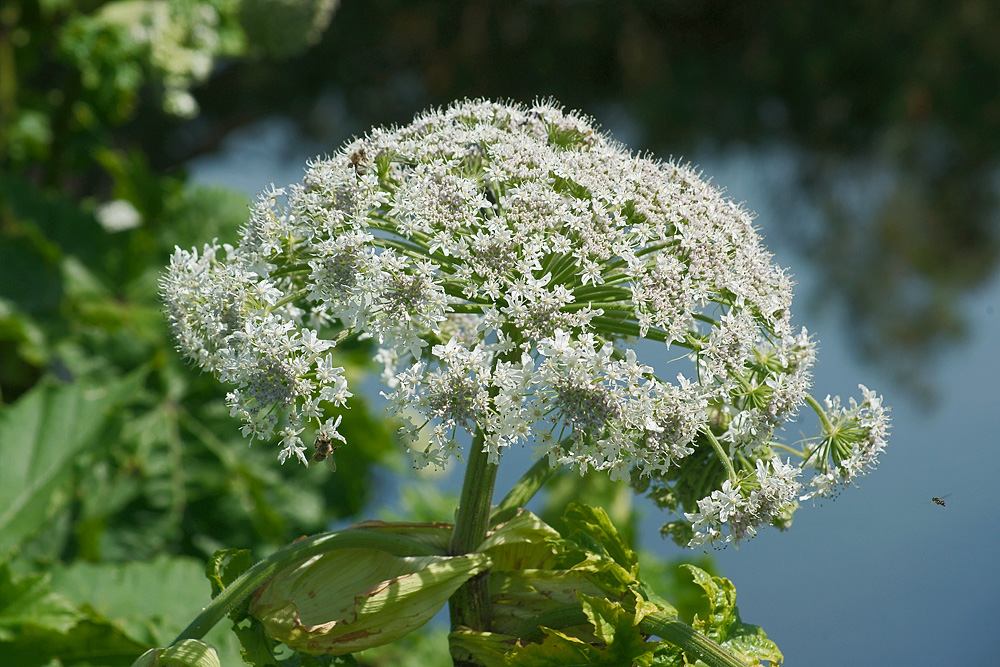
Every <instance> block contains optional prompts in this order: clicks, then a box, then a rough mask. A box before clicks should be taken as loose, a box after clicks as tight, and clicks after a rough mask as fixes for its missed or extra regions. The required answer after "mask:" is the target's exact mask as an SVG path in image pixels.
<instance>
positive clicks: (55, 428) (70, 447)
mask: <svg viewBox="0 0 1000 667" xmlns="http://www.w3.org/2000/svg"><path fill="white" fill-rule="evenodd" d="M142 376H143V377H144V373H143V375H142ZM137 379H141V378H140V377H139V376H138V375H136V374H133V376H130V377H129V378H125V379H123V380H119V381H117V382H113V383H111V384H108V385H105V386H88V385H87V384H84V383H82V382H77V383H74V384H72V385H66V386H60V385H57V384H55V383H54V382H44V383H41V384H39V385H38V386H36V387H35V388H33V389H32V390H31V391H29V392H28V393H27V394H25V395H24V396H22V397H21V399H19V400H18V401H17V402H16V403H14V404H13V405H11V406H8V407H4V408H2V409H0V461H3V466H0V554H2V553H3V552H5V551H8V550H10V549H12V548H14V547H16V546H18V545H19V544H20V543H21V542H23V541H24V540H25V539H27V538H29V537H31V536H32V535H34V534H35V533H36V532H38V531H39V530H41V529H42V528H43V527H44V526H45V523H46V521H47V520H48V518H49V517H51V516H52V514H53V513H54V511H55V510H56V509H58V507H59V506H61V505H63V504H65V503H66V502H68V500H69V499H70V498H69V484H70V482H71V479H70V472H71V470H72V466H73V462H74V460H76V458H77V457H78V456H79V455H80V454H81V452H83V451H85V450H87V449H88V448H89V449H94V448H96V447H98V446H100V445H101V444H102V443H100V442H99V441H97V440H96V436H97V435H98V434H99V433H100V431H101V429H102V427H104V426H105V424H106V423H107V420H108V416H109V413H110V411H111V410H112V408H114V407H116V406H119V405H122V404H125V403H126V402H127V401H129V400H131V399H132V396H133V395H134V394H135V393H136V380H137Z"/></svg>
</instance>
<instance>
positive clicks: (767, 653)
mask: <svg viewBox="0 0 1000 667" xmlns="http://www.w3.org/2000/svg"><path fill="white" fill-rule="evenodd" d="M722 647H723V648H725V649H726V650H727V651H730V652H732V653H734V654H736V655H742V656H744V657H746V658H752V659H755V660H758V661H760V660H768V661H770V663H771V664H772V665H780V664H781V662H782V661H783V660H784V659H785V657H784V656H783V655H782V654H781V651H780V650H779V649H778V645H777V644H775V643H774V642H773V641H771V640H770V639H768V638H767V634H766V633H765V632H764V630H763V629H762V628H760V627H759V626H756V625H750V624H748V623H738V624H737V625H736V626H734V627H733V629H732V630H731V631H730V633H729V639H727V640H726V641H724V642H722ZM748 664H752V663H748Z"/></svg>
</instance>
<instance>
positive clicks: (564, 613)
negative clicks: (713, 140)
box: [145, 101, 889, 665]
mask: <svg viewBox="0 0 1000 667" xmlns="http://www.w3.org/2000/svg"><path fill="white" fill-rule="evenodd" d="M791 288H792V281H791V280H790V278H789V277H788V275H787V274H786V273H785V272H784V271H783V270H782V269H781V268H779V267H778V266H776V265H775V263H774V262H773V259H772V256H771V255H770V254H769V253H768V252H767V250H766V249H765V248H764V247H763V245H762V243H761V239H760V237H759V236H758V234H757V232H756V230H755V228H754V225H753V223H752V219H751V216H750V215H749V214H748V213H747V212H746V211H745V210H744V209H743V208H741V207H740V206H739V205H737V204H735V203H733V202H732V201H730V200H728V199H726V198H724V196H723V195H722V193H720V191H719V190H718V189H716V188H714V187H712V186H711V185H709V184H708V183H707V182H706V181H705V180H704V179H703V178H701V176H700V175H699V174H698V173H697V172H696V171H694V170H692V169H691V168H690V167H689V166H686V165H681V164H676V163H673V162H662V161H658V160H654V159H652V158H650V157H647V156H642V155H636V154H633V153H631V152H629V151H628V150H626V149H625V147H623V146H621V145H620V144H618V143H616V142H614V141H613V140H612V139H611V138H609V137H608V136H607V135H605V134H602V133H600V132H598V131H597V130H596V129H595V127H594V126H593V124H592V123H591V122H590V121H589V120H588V119H587V118H584V117H582V116H580V115H577V114H573V113H567V112H565V111H563V110H562V109H561V108H559V107H558V106H556V105H554V104H552V103H538V104H535V105H534V106H532V107H530V108H529V107H522V106H517V105H512V104H498V103H493V102H489V101H471V102H470V101H466V102H461V103H456V104H454V105H452V106H450V107H448V108H446V109H442V110H434V111H429V112H427V113H424V114H421V115H419V116H417V117H416V118H415V119H414V121H413V122H412V123H410V124H409V125H407V126H405V127H397V128H389V129H381V128H380V129H375V130H372V131H371V132H370V133H369V134H368V135H367V136H365V137H364V138H362V139H358V140H355V141H353V142H351V143H349V144H347V145H346V146H344V147H343V148H342V149H341V150H340V151H339V152H338V153H337V154H336V155H334V156H333V157H330V158H324V159H319V160H316V161H315V162H313V163H312V164H310V165H309V167H308V170H307V172H306V175H305V177H304V179H303V180H302V182H301V183H300V184H297V185H293V186H290V187H289V188H287V189H274V188H272V189H270V190H269V191H267V192H265V193H264V194H263V195H262V196H261V197H260V199H259V200H258V202H257V203H256V205H255V206H254V207H253V208H252V211H251V216H250V221H249V222H248V223H247V225H246V226H245V227H244V229H243V230H242V234H241V238H240V239H239V240H238V242H236V243H234V244H229V243H220V242H219V241H217V240H216V241H213V242H212V243H210V244H208V245H205V246H204V248H202V249H201V250H200V251H197V250H192V251H186V250H181V249H177V250H176V252H175V253H174V255H173V257H172V259H171V262H170V266H169V268H168V270H167V272H166V274H165V275H164V276H163V279H162V292H163V295H164V297H165V300H166V303H167V307H168V313H169V322H170V325H171V327H172V328H173V332H174V335H175V337H176V339H177V341H178V345H179V347H180V349H181V351H182V352H183V353H184V354H185V355H186V356H187V357H188V358H189V359H191V360H192V361H194V362H195V363H196V364H198V365H199V366H201V367H202V368H204V369H206V370H209V371H211V372H213V373H214V374H216V375H217V376H218V377H219V378H220V380H222V381H223V382H225V383H227V384H229V385H230V386H231V387H232V391H231V392H230V393H229V394H228V397H227V400H228V404H229V408H230V411H231V414H232V416H233V417H238V418H239V419H241V420H242V424H243V425H242V430H243V433H244V435H245V436H246V437H247V438H249V439H250V440H251V442H258V443H260V444H261V445H266V446H270V445H271V444H272V443H277V444H278V450H277V457H278V459H279V461H281V462H282V463H284V462H285V461H287V460H289V459H295V460H297V461H298V462H300V463H301V464H303V465H309V463H310V461H316V460H320V459H322V458H324V457H328V456H329V455H330V454H331V452H332V451H333V450H334V449H335V448H336V447H338V446H344V447H350V446H352V443H349V442H345V441H344V440H345V439H344V438H343V437H342V436H341V434H340V433H339V432H338V424H339V422H340V419H341V414H342V413H341V411H342V409H343V408H344V407H345V401H346V400H347V398H348V397H349V396H351V388H350V387H349V386H348V383H347V380H346V378H345V375H344V372H343V369H341V368H339V367H337V366H336V365H335V363H334V361H333V359H334V357H333V356H332V355H331V352H330V351H331V349H332V348H334V347H336V346H337V345H338V344H342V343H343V342H344V341H346V340H348V339H350V338H352V337H356V338H368V339H373V340H374V341H375V342H376V343H377V349H378V352H377V355H376V361H377V362H378V363H379V364H380V365H381V366H382V367H383V368H384V371H383V373H382V379H383V381H384V383H385V386H386V390H385V391H384V392H383V396H384V397H385V398H386V399H387V402H388V406H389V410H390V412H391V413H392V415H393V417H394V418H395V419H396V420H397V421H398V422H399V424H400V435H401V441H402V443H403V444H404V445H405V446H406V447H407V449H408V451H409V454H410V455H411V457H412V459H413V463H414V465H415V466H417V467H423V466H428V465H434V466H445V465H447V464H448V463H449V462H450V461H451V460H452V459H457V460H458V461H460V462H462V463H463V464H464V466H465V477H464V484H463V488H462V493H461V497H460V503H459V506H458V508H457V511H456V516H455V521H454V524H453V525H452V524H445V523H441V524H432V525H426V524H421V525H415V524H384V523H379V522H367V523H364V524H361V525H359V526H356V527H353V528H351V529H348V530H343V531H337V532H334V533H329V534H324V535H319V536H315V537H310V538H307V539H304V540H301V541H299V542H296V543H294V544H292V545H289V546H288V547H286V548H285V549H283V550H281V551H279V552H277V553H276V554H274V555H273V556H271V557H269V558H267V559H265V560H264V561H262V562H261V563H258V564H257V565H254V566H252V567H249V563H243V562H242V560H241V559H240V558H238V557H236V556H235V555H234V554H233V553H228V552H227V553H223V554H220V555H219V556H218V557H217V560H216V561H215V562H214V564H213V566H212V567H214V568H215V570H214V572H215V575H214V577H215V578H214V581H215V583H216V589H217V593H218V595H217V597H216V598H215V600H214V601H213V603H212V604H211V605H209V607H207V608H206V610H205V612H204V613H203V614H202V615H201V616H199V618H198V619H196V620H195V621H194V622H193V623H192V624H191V626H190V627H189V628H188V629H187V630H186V631H185V632H184V633H183V634H182V635H181V636H180V637H178V643H177V644H175V645H174V646H173V647H171V648H170V649H169V650H170V651H172V653H171V655H174V656H176V655H177V654H178V653H180V654H184V655H187V654H188V653H189V652H193V653H192V654H196V655H199V656H201V655H202V653H201V651H203V650H204V651H208V649H207V648H205V647H204V646H203V645H202V644H200V643H199V642H198V641H196V640H198V639H199V638H200V637H201V636H202V635H203V634H204V632H205V631H206V630H207V629H208V628H209V627H211V625H212V624H214V623H215V622H217V621H218V620H220V619H221V618H222V617H223V616H225V615H226V614H229V615H230V616H231V617H232V618H233V620H235V621H237V622H238V623H239V625H238V626H237V627H238V630H237V631H238V633H239V634H240V636H241V638H243V639H244V644H245V646H246V647H247V648H246V649H245V651H246V655H247V656H248V658H249V659H251V660H255V661H257V662H258V664H266V663H267V660H272V659H273V654H272V653H271V651H272V649H273V648H274V647H275V646H277V645H278V643H279V642H280V643H283V644H285V645H287V647H289V648H291V649H293V650H295V651H298V652H299V653H300V654H301V655H332V656H338V655H347V654H350V653H352V652H354V651H358V650H362V649H365V648H368V647H372V646H377V645H380V644H384V643H386V642H391V641H393V640H395V639H398V638H399V637H402V636H404V635H405V634H407V633H409V632H411V631H412V630H414V629H415V628H417V627H419V626H420V625H422V624H423V623H424V622H426V621H427V620H428V619H429V618H430V617H431V616H433V615H434V614H435V613H436V612H437V611H438V609H439V608H441V607H442V606H443V605H444V604H445V603H446V602H447V603H448V605H449V609H450V614H451V623H452V633H451V635H450V638H451V651H452V656H453V658H454V660H455V662H456V664H470V665H472V664H475V665H508V664H513V665H516V664H560V661H561V660H568V661H570V662H572V661H573V660H576V661H577V662H579V661H581V660H582V661H583V662H584V663H589V664H629V663H635V664H657V665H674V664H676V665H681V664H688V661H694V660H696V659H700V660H702V661H704V662H705V663H707V664H710V665H733V664H754V663H755V662H756V661H758V660H769V661H771V662H780V660H781V654H780V653H779V652H778V650H777V648H776V647H775V646H774V644H773V643H771V642H770V641H769V640H767V639H766V636H765V635H764V634H763V632H762V631H761V630H760V629H759V628H756V626H749V625H746V624H743V623H742V622H741V621H740V620H739V616H738V614H737V613H736V609H735V603H734V600H735V591H734V590H733V589H732V585H731V584H730V583H729V582H728V581H726V580H723V579H717V578H712V577H710V576H709V575H707V574H706V573H704V572H702V571H700V570H697V569H693V570H692V571H693V573H694V576H695V580H696V582H698V583H699V585H702V586H703V587H704V588H705V591H706V594H707V596H708V598H709V601H710V606H711V608H712V613H711V614H710V615H709V618H707V619H696V620H695V622H694V624H693V625H686V624H684V623H682V622H681V621H680V620H678V616H677V612H676V611H675V610H674V608H673V607H672V606H671V605H670V603H669V602H667V601H666V600H664V599H662V598H660V597H658V596H657V595H656V594H655V592H653V591H651V590H649V588H648V587H647V586H646V585H645V584H643V582H642V579H641V577H640V574H639V572H638V566H637V564H636V562H635V558H634V554H633V553H632V552H631V550H630V549H629V548H628V547H627V545H625V544H624V543H623V542H622V540H621V538H620V537H619V536H618V535H617V533H616V532H615V529H614V527H613V526H612V525H611V523H610V521H608V519H607V517H606V515H605V514H604V513H603V512H602V511H600V510H597V509H593V508H589V507H587V506H585V505H579V504H574V505H571V506H570V507H569V508H568V509H567V514H566V526H567V527H568V528H566V529H565V530H564V533H563V534H560V533H558V532H556V531H555V530H553V529H552V528H551V527H549V526H547V525H545V524H544V523H542V522H541V521H540V520H539V519H537V518H536V517H534V516H533V515H531V514H530V513H528V512H526V511H524V510H523V509H521V508H523V506H524V505H525V504H526V503H527V501H528V500H529V499H530V498H531V497H532V496H533V495H534V494H535V493H536V492H537V491H538V490H540V489H541V488H542V487H543V486H544V484H545V482H546V480H547V479H548V478H549V477H550V476H551V474H552V473H553V472H554V471H555V470H557V469H559V468H561V467H569V468H572V469H574V470H576V471H578V472H579V473H580V474H581V475H584V474H607V475H610V477H611V478H612V479H617V480H627V481H629V482H630V483H631V484H632V485H633V486H634V487H635V488H636V490H637V491H640V492H648V493H649V494H650V495H651V496H652V498H653V499H654V500H655V501H656V502H657V503H658V504H659V505H661V506H662V507H664V508H665V509H667V510H668V511H669V512H670V513H671V515H672V520H670V521H668V522H667V523H666V524H665V525H664V527H663V532H664V534H667V535H669V536H671V537H672V538H673V539H674V540H675V541H677V542H679V543H680V544H683V545H686V546H688V547H692V548H697V547H702V546H703V545H713V546H721V545H725V544H727V543H729V542H732V543H733V544H734V546H738V544H739V542H740V541H742V540H745V539H748V538H750V537H753V536H754V535H755V534H756V533H757V531H758V530H759V529H760V528H761V527H762V526H767V525H773V526H776V527H778V528H780V529H784V528H786V527H788V526H789V525H790V523H791V519H792V514H793V512H794V511H795V510H796V508H797V507H798V503H799V502H800V501H803V500H807V499H811V498H815V497H818V496H830V495H833V494H836V493H837V492H838V491H839V490H840V488H842V487H843V486H845V485H848V484H850V483H852V482H853V481H854V480H855V479H856V478H857V477H859V476H861V475H865V474H866V473H867V472H869V471H870V470H872V469H873V468H874V467H875V465H876V463H877V459H878V455H879V453H880V452H881V451H882V450H883V448H884V447H885V444H886V438H887V435H888V429H889V419H888V414H887V409H886V408H884V407H883V406H882V404H881V398H880V397H879V396H877V395H876V394H875V393H873V392H871V391H869V390H868V389H866V388H865V387H863V386H862V387H861V397H860V399H857V400H856V399H850V401H849V402H848V403H847V404H846V405H845V404H842V403H841V402H840V401H839V399H830V398H827V399H826V400H824V401H818V400H816V399H815V398H813V397H812V396H811V395H810V393H809V392H810V389H811V367H812V364H813V362H814V358H815V343H814V340H813V339H812V338H811V337H810V336H809V335H808V333H807V332H806V330H804V329H801V330H799V329H796V328H795V327H793V325H792V322H791V312H790V305H791V298H792V290H791ZM656 347H658V348H659V350H658V351H656V349H655V348H656ZM650 350H653V351H655V352H656V355H655V356H656V358H657V360H662V359H666V360H668V361H660V362H659V363H657V365H656V366H655V367H654V366H653V365H650V363H651V360H649V359H646V360H643V359H641V358H640V355H639V351H642V352H643V353H644V354H646V353H648V352H649V351H650ZM804 406H808V407H809V408H811V409H812V410H813V411H814V412H815V413H816V415H817V416H818V423H819V433H818V434H817V435H816V436H815V437H810V438H804V439H799V440H797V441H795V442H792V443H788V442H783V441H782V440H781V438H780V431H781V428H782V426H783V425H785V424H786V422H788V421H790V420H792V419H794V418H795V416H796V414H797V412H798V411H799V410H800V409H801V408H802V407H804ZM524 444H527V445H529V446H530V447H531V448H532V450H533V453H534V458H535V461H536V462H535V464H534V466H533V467H532V468H531V469H530V470H529V471H528V472H527V473H526V474H525V476H524V477H523V478H522V479H521V480H520V481H519V482H518V483H517V484H516V485H515V486H514V487H513V488H512V489H511V490H510V492H509V493H508V494H507V495H506V496H505V497H504V498H503V499H502V500H500V502H499V503H498V504H497V505H494V504H493V495H494V482H495V479H496V472H497V468H498V466H499V465H500V463H501V460H502V459H503V457H504V455H505V453H506V452H507V450H508V449H510V448H511V447H514V446H520V445H524ZM331 483H336V478H335V477H334V478H333V479H332V480H331ZM244 570H245V571H244ZM237 574H239V576H236V575H237ZM248 596H249V597H248ZM241 601H242V602H241ZM159 651H160V653H161V654H162V653H163V652H164V649H160V650H159ZM261 652H263V653H261ZM206 655H207V654H206ZM262 655H263V656H264V657H261V656H262ZM255 656H256V657H255ZM269 656H270V657H269ZM152 657H153V655H152V654H151V655H149V656H146V658H145V659H146V660H151V659H152ZM202 657H204V656H202ZM206 659H207V658H206ZM545 659H548V660H550V661H554V662H536V661H537V660H545ZM344 664H347V663H344ZM573 664H577V663H573Z"/></svg>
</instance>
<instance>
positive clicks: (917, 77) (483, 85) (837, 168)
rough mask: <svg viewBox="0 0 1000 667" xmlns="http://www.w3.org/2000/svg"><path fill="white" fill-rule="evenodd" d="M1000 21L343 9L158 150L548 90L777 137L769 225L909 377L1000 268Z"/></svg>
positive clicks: (630, 135) (654, 127)
mask: <svg viewBox="0 0 1000 667" xmlns="http://www.w3.org/2000/svg"><path fill="white" fill-rule="evenodd" d="M998 30H1000V5H995V4H990V3H980V2H959V3H869V2H860V1H856V2H844V3H821V2H812V3H808V2H807V3H761V2H748V3H726V2H704V3H684V2H659V3H640V2H622V3H611V2H572V3H564V2H555V1H544V0H521V1H512V2H504V3H497V2H482V3H468V4H466V5H463V6H462V7H461V8H459V9H456V6H455V5H454V3H450V2H444V1H443V0H440V1H438V2H425V3H419V4H414V3H409V2H405V1H404V0H384V1H383V2H380V3H379V5H378V11H373V10H372V8H371V7H370V6H369V5H368V4H367V3H345V4H344V6H343V7H341V8H340V9H339V11H338V13H337V15H336V16H335V18H334V21H333V23H332V25H331V28H330V29H329V30H328V32H327V33H326V35H325V37H324V39H323V41H322V43H321V44H320V45H319V46H318V47H317V48H315V49H313V50H311V51H310V52H308V53H306V54H305V55H303V56H302V57H300V58H297V59H293V60H289V61H287V62H286V63H283V64H264V63H246V64H241V65H237V66H234V67H232V68H230V69H229V70H226V71H225V72H222V73H221V75H220V76H219V77H217V78H216V80H215V82H214V83H213V85H212V86H211V87H207V88H206V89H205V90H202V91H201V92H200V95H199V98H200V101H201V103H202V108H203V109H204V110H205V114H204V116H203V117H202V119H201V120H200V121H199V123H201V125H200V126H199V133H198V135H197V137H196V138H192V135H191V134H188V135H186V136H185V138H184V140H183V141H175V142H172V143H171V142H169V141H168V142H167V143H168V146H169V147H170V148H169V149H168V150H173V151H174V153H173V154H172V155H171V156H169V157H167V158H165V159H172V160H180V161H187V160H188V159H190V158H191V157H192V156H194V155H196V154H198V153H200V152H202V151H204V150H211V149H212V147H215V146H218V143H219V141H218V136H219V134H220V133H222V132H225V131H228V130H229V129H231V128H232V126H233V123H234V122H239V123H249V122H252V121H255V120H259V119H260V118H261V117H264V116H266V115H268V114H272V113H274V112H279V111H280V112H281V113H282V114H284V115H286V117H288V118H291V119H293V120H294V121H295V122H296V123H297V125H298V126H299V127H300V128H301V129H302V130H303V131H305V132H307V133H312V134H313V136H314V138H315V140H316V143H317V144H318V145H320V146H325V147H327V149H333V148H334V147H336V146H337V145H339V144H340V143H341V142H342V141H343V140H344V139H345V138H346V137H348V136H349V135H350V134H352V133H356V132H359V131H364V130H365V129H366V128H368V127H370V126H372V125H374V124H385V123H393V122H406V121H408V120H409V119H410V117H412V115H413V113H415V112H416V111H419V110H420V109H422V108H424V107H426V106H428V105H431V104H443V103H447V102H449V101H451V100H453V99H456V98H461V97H465V96H479V95H486V96H490V97H512V98H514V99H520V100H524V101H530V100H531V99H533V98H535V97H537V96H548V95H552V96H554V97H556V98H557V99H559V100H560V101H562V102H563V103H565V104H567V105H568V106H571V107H574V108H580V109H583V110H584V111H587V112H589V113H592V114H594V115H595V116H596V117H597V119H598V120H599V121H601V122H602V123H603V124H604V125H605V126H606V127H609V128H611V129H612V130H613V131H614V132H615V133H616V135H618V136H619V137H620V138H621V139H622V140H623V141H625V142H627V143H628V144H629V145H631V146H633V147H635V148H637V149H650V150H652V151H654V152H655V153H657V154H659V155H663V156H668V155H689V156H692V155H695V154H696V152H698V150H699V147H701V146H704V145H705V142H706V141H707V142H712V143H714V144H715V145H716V146H719V147H728V146H732V145H733V144H734V143H740V142H742V143H745V144H748V145H750V146H756V147H763V148H762V150H764V151H767V150H769V149H768V148H767V147H769V146H773V145H775V144H778V145H781V146H786V147H789V149H790V150H791V151H792V152H793V154H794V156H795V158H794V161H795V170H794V174H793V176H794V178H793V179H791V180H793V181H794V185H795V186H796V187H798V188H800V191H797V192H792V191H789V189H788V188H787V187H786V188H785V189H784V190H785V191H786V192H788V199H789V201H790V202H791V205H790V207H784V208H783V207H780V206H779V207H777V209H776V217H775V219H774V220H769V221H768V227H769V235H774V234H775V233H776V232H777V233H780V234H782V235H786V236H788V237H789V238H790V239H792V240H794V241H795V243H796V244H797V245H798V248H799V249H800V250H801V251H802V252H803V253H805V254H807V255H809V256H811V257H813V258H814V259H815V261H816V264H817V266H818V270H819V271H820V274H821V282H822V283H823V291H822V293H821V294H820V296H819V297H818V300H817V303H818V304H823V305H829V304H835V305H838V306H840V307H842V308H844V309H845V310H846V313H847V316H848V318H849V319H850V321H851V323H852V326H853V327H854V335H855V336H856V338H857V342H858V346H857V349H859V350H861V351H862V352H863V353H864V354H865V355H867V357H869V358H871V359H877V360H878V361H879V362H880V363H883V364H886V365H887V367H889V368H892V369H893V370H894V372H896V373H898V374H899V375H901V376H903V377H906V378H910V379H913V378H914V377H915V376H916V374H917V372H918V371H919V369H920V367H921V365H922V364H923V363H924V361H925V360H926V358H927V355H929V354H931V353H932V352H933V351H935V350H939V349H941V348H942V346H944V345H947V344H951V343H954V342H956V341H959V340H961V337H962V334H963V332H964V331H965V330H966V321H965V317H964V315H963V313H962V312H961V311H960V310H959V309H958V307H957V303H958V302H959V297H960V296H961V295H962V294H963V293H965V292H967V291H968V290H969V289H970V288H972V287H975V286H977V285H980V284H982V283H983V282H984V281H985V280H986V279H987V278H988V277H989V276H990V275H991V274H992V273H993V272H994V271H995V269H996V265H997V260H998V252H1000V248H998V246H1000V221H998V219H997V201H996V198H997V193H996V186H997V183H996V181H997V178H996V176H997V169H996V168H997V155H998V154H1000V151H998V146H1000V122H998V121H1000V103H998V102H997V100H996V98H995V97H994V96H992V95H991V94H990V92H989V86H988V85H986V84H985V82H992V81H997V80H1000V41H998V40H996V39H995V35H996V33H997V32H998ZM206 127H207V128H208V129H206ZM182 134H183V130H182ZM718 182H720V183H722V181H721V180H719V181H718ZM803 204H804V205H806V206H807V207H808V208H809V209H810V210H812V211H816V212H818V218H817V220H818V221H819V224H815V225H813V224H809V225H807V226H803V225H802V222H801V221H802V216H800V215H797V213H796V208H797V207H800V206H802V205H803ZM807 217H809V218H812V217H813V216H812V215H810V216H807ZM778 230H780V231H778Z"/></svg>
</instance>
